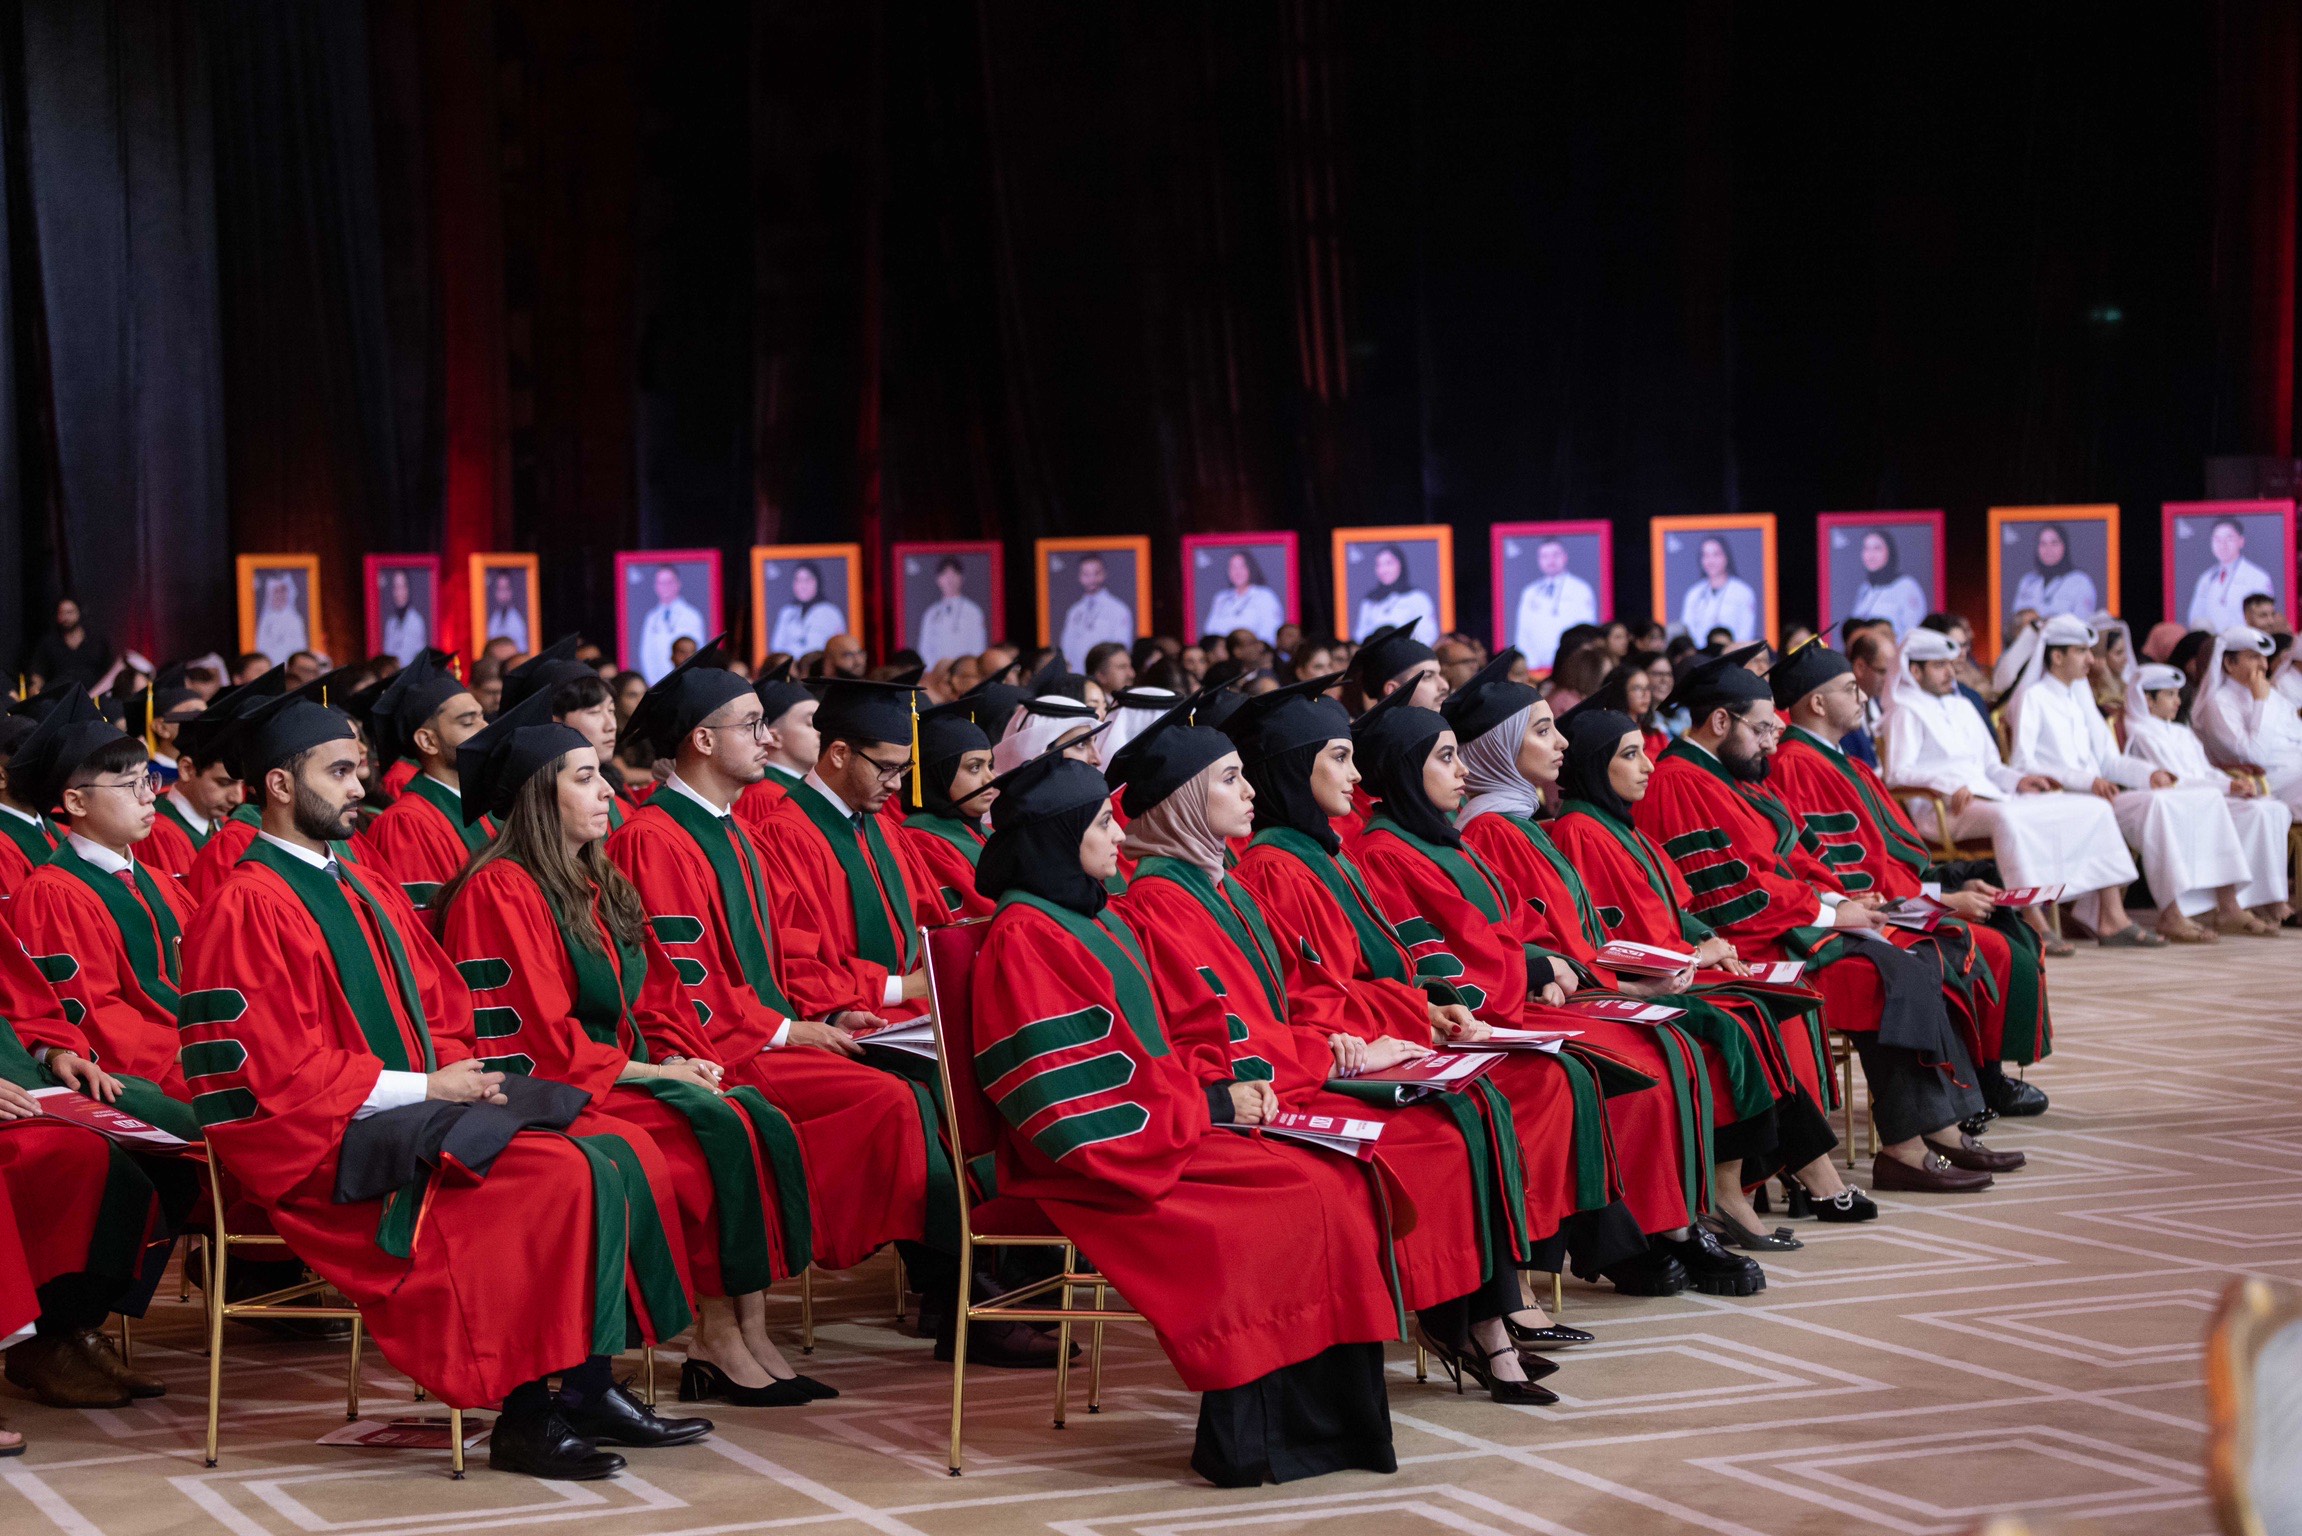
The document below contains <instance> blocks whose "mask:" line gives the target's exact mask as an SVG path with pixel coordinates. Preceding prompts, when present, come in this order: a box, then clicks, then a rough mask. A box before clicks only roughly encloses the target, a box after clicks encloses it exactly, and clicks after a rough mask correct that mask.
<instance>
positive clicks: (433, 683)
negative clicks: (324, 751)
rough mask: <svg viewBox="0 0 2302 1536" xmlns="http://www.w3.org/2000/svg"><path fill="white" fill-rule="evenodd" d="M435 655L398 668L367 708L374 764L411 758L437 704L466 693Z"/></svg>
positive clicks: (438, 709) (431, 652)
mask: <svg viewBox="0 0 2302 1536" xmlns="http://www.w3.org/2000/svg"><path fill="white" fill-rule="evenodd" d="M438 654H439V653H438V652H436V651H425V652H424V653H423V654H422V655H420V656H418V657H417V658H416V659H415V660H414V661H411V662H409V663H408V664H407V665H406V666H404V667H402V668H400V670H399V671H398V672H397V673H396V674H394V676H393V678H392V680H391V682H389V683H388V684H386V685H385V687H384V691H383V693H382V694H381V695H380V696H379V697H378V698H377V699H376V701H375V703H374V704H373V705H372V706H370V708H369V710H368V741H369V744H370V745H371V746H372V747H373V748H374V751H375V754H376V761H377V762H379V763H395V762H398V761H399V760H400V759H401V758H403V757H413V756H415V755H416V749H415V739H416V732H417V731H419V730H421V729H423V727H424V726H425V725H426V724H427V723H429V722H430V720H431V718H432V717H433V716H434V715H436V714H438V713H439V712H440V706H441V705H443V704H445V703H447V701H448V700H450V699H452V698H454V697H455V696H456V695H457V694H459V693H466V692H469V691H470V690H469V689H467V688H466V687H465V685H464V681H463V679H462V678H460V677H457V676H456V675H455V674H454V673H452V672H449V671H447V670H446V669H445V668H443V667H442V666H441V665H440V664H439V662H438V661H437V660H435V659H434V658H435V657H436V656H437V655H438ZM315 702H316V701H315ZM327 739H329V740H333V739H334V738H332V737H330V738H327Z"/></svg>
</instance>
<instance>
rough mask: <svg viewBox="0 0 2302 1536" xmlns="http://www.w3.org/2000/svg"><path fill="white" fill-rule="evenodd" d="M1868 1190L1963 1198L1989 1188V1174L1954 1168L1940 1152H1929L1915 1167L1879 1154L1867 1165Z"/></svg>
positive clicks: (1895, 1158)
mask: <svg viewBox="0 0 2302 1536" xmlns="http://www.w3.org/2000/svg"><path fill="white" fill-rule="evenodd" d="M1870 1187H1871V1188H1872V1189H1884V1190H1891V1191H1894V1192H1896V1193H1898V1194H1912V1195H1965V1194H1972V1193H1973V1192H1974V1191H1976V1190H1978V1189H1988V1188H1990V1175H1989V1174H1987V1173H1972V1172H1969V1171H1968V1170H1966V1169H1964V1168H1954V1167H1952V1166H1951V1165H1950V1161H1949V1160H1948V1159H1947V1158H1945V1157H1943V1156H1942V1155H1941V1154H1940V1153H1929V1154H1928V1155H1927V1159H1926V1161H1925V1162H1924V1163H1922V1164H1920V1165H1919V1166H1917V1167H1915V1168H1914V1167H1912V1166H1911V1165H1910V1164H1908V1163H1906V1162H1904V1161H1903V1160H1902V1159H1900V1158H1898V1157H1889V1156H1887V1155H1886V1154H1885V1153H1884V1152H1881V1153H1879V1154H1878V1156H1877V1157H1876V1158H1875V1159H1873V1160H1872V1162H1871V1165H1870Z"/></svg>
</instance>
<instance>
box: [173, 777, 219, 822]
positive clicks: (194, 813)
mask: <svg viewBox="0 0 2302 1536" xmlns="http://www.w3.org/2000/svg"><path fill="white" fill-rule="evenodd" d="M168 803H169V804H170V805H172V806H174V807H175V808H176V814H177V815H179V816H181V817H183V818H184V819H185V820H186V821H188V822H190V823H191V824H192V825H193V826H195V827H207V828H209V829H210V830H213V829H214V827H215V825H216V824H215V823H214V822H212V821H210V820H209V819H208V818H207V817H205V816H203V815H201V814H200V812H199V809H198V808H197V807H196V806H194V805H193V804H192V802H191V801H189V800H187V799H185V798H184V792H183V791H182V790H180V789H177V788H174V787H173V786H171V787H170V788H169V790H168Z"/></svg>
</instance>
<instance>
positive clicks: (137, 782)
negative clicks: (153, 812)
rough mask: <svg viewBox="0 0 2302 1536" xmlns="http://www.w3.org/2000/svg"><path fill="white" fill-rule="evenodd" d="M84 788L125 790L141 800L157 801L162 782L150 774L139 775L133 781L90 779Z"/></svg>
mask: <svg viewBox="0 0 2302 1536" xmlns="http://www.w3.org/2000/svg"><path fill="white" fill-rule="evenodd" d="M84 787H85V788H88V789H124V790H126V791H128V793H129V794H131V795H134V796H135V797H136V798H137V799H139V800H157V799H158V798H159V797H160V780H159V778H158V777H157V776H156V775H154V774H149V773H144V774H139V775H137V776H136V777H135V778H132V779H90V780H89V781H88V783H87V784H86V785H85V786H84Z"/></svg>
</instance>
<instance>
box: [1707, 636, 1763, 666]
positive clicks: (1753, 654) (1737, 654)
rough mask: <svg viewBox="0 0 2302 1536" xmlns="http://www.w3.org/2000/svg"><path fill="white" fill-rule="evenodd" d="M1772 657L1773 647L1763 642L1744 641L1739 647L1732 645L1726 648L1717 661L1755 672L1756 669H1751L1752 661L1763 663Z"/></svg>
mask: <svg viewBox="0 0 2302 1536" xmlns="http://www.w3.org/2000/svg"><path fill="white" fill-rule="evenodd" d="M1772 655H1773V647H1771V646H1769V645H1768V644H1767V643H1766V642H1765V641H1764V640H1751V641H1746V642H1745V643H1744V644H1741V645H1733V646H1729V647H1727V649H1726V650H1725V651H1724V652H1722V653H1721V654H1720V656H1719V660H1721V661H1731V662H1733V663H1734V664H1735V665H1736V666H1738V667H1744V668H1749V669H1750V670H1753V671H1756V670H1757V668H1752V667H1751V663H1752V662H1754V661H1756V662H1760V663H1765V662H1767V661H1768V660H1769V659H1770V658H1771V657H1772Z"/></svg>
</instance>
